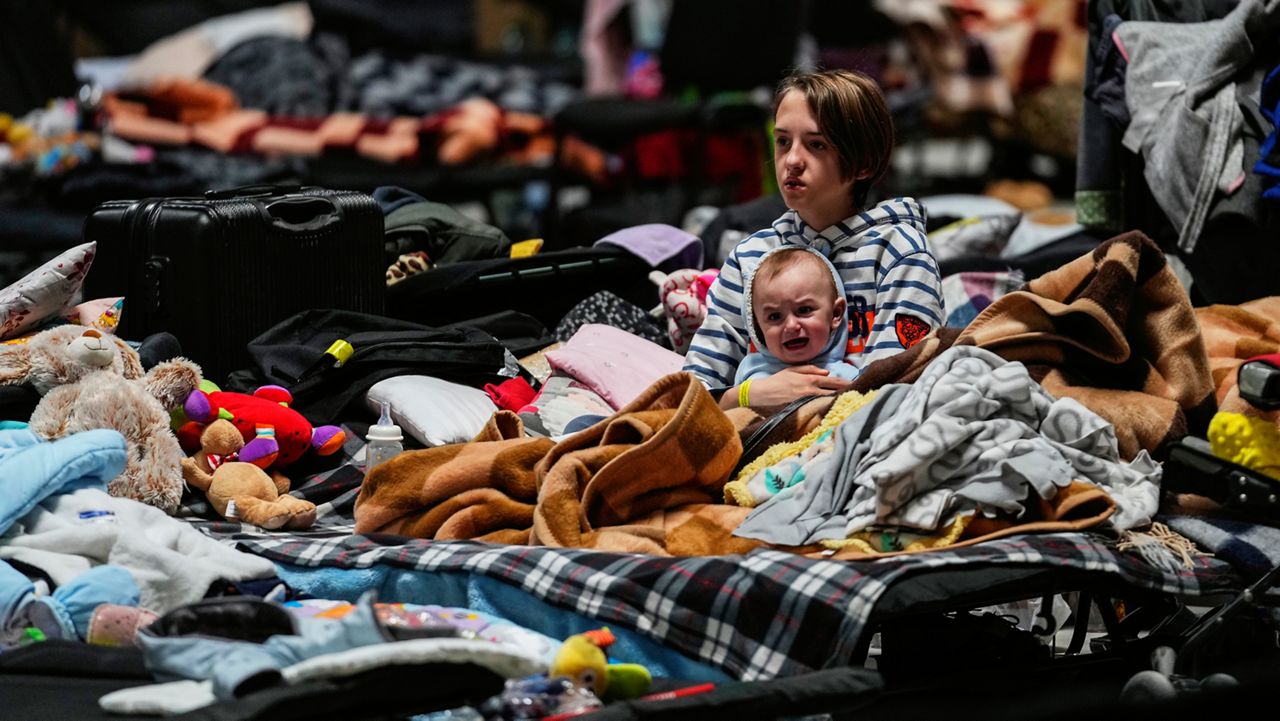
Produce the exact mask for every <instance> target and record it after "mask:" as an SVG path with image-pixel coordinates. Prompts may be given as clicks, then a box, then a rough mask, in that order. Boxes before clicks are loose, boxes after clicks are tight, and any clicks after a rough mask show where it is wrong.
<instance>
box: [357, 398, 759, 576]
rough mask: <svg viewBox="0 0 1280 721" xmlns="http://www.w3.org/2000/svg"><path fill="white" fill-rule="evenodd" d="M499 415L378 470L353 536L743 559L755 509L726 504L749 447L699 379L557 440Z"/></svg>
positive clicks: (360, 504) (364, 494)
mask: <svg viewBox="0 0 1280 721" xmlns="http://www.w3.org/2000/svg"><path fill="white" fill-rule="evenodd" d="M522 432H523V429H522V428H521V427H520V421H519V419H518V418H517V417H516V416H515V415H514V414H511V413H509V412H499V413H497V414H495V415H494V417H493V419H492V420H491V422H490V424H489V427H488V428H486V429H485V431H484V432H483V433H481V434H480V436H478V437H477V438H476V439H475V440H473V441H472V442H471V443H467V444H459V445H453V446H441V447H439V448H429V449H425V450H419V451H409V452H406V453H402V454H400V455H399V456H397V457H395V458H393V459H391V460H389V461H387V462H385V463H383V464H380V465H378V466H377V467H375V468H374V469H373V470H372V471H371V472H370V473H369V477H368V478H367V479H366V480H365V483H364V487H363V488H362V489H361V491H360V495H359V497H358V498H357V499H356V508H355V516H356V532H357V533H368V532H372V531H381V532H387V533H398V534H403V535H408V536H417V537H421V538H433V539H457V538H473V539H477V540H481V541H491V542H496V543H534V544H541V545H547V546H568V547H575V548H600V549H606V550H613V551H633V552H641V553H650V554H657V555H710V554H720V553H740V552H744V551H746V550H749V549H751V548H753V547H755V546H757V545H759V544H758V543H757V542H755V541H750V540H747V539H739V538H735V537H733V536H731V535H730V533H731V531H732V530H733V529H734V528H736V527H737V525H738V524H739V523H740V522H741V520H742V518H743V517H744V516H745V515H746V513H747V512H749V509H744V508H737V507H733V506H725V505H720V504H719V503H718V501H719V500H720V498H721V496H722V492H723V491H722V489H723V487H724V483H725V481H726V480H727V479H728V476H729V473H730V472H731V471H732V470H733V467H734V465H735V464H736V463H737V461H738V458H739V456H740V455H741V452H742V446H741V443H740V441H739V439H738V428H736V427H735V426H734V425H733V422H732V421H731V420H730V419H729V418H728V417H727V416H726V415H725V414H724V413H723V412H722V411H721V410H720V408H719V407H718V406H717V405H716V402H715V400H714V399H712V398H711V395H710V394H709V393H708V392H707V390H706V389H705V388H704V387H703V386H702V384H701V383H699V382H698V381H696V380H695V379H694V378H693V376H692V375H689V374H687V373H676V374H672V375H669V376H666V377H664V378H662V379H660V380H659V381H657V382H656V383H654V384H653V385H652V386H650V387H649V388H648V389H647V390H646V391H645V392H644V393H642V394H641V395H640V396H639V397H637V398H636V399H635V400H634V401H632V402H631V403H629V404H627V406H625V407H624V408H622V409H621V410H619V411H618V412H617V413H616V414H615V415H614V416H612V417H611V418H609V419H608V420H606V421H602V422H601V423H597V424H596V425H594V426H592V427H591V428H588V429H586V430H584V431H581V432H580V433H576V434H574V435H572V436H570V437H569V438H566V439H565V440H563V441H561V442H560V443H559V444H554V443H552V442H551V441H549V440H545V439H525V438H521V437H520V435H521V434H522Z"/></svg>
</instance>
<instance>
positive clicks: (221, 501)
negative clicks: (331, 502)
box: [182, 418, 316, 531]
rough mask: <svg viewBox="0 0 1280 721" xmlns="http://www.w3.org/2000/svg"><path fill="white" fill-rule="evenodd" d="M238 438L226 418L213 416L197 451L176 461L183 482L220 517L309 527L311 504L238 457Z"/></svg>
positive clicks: (285, 480) (313, 509)
mask: <svg viewBox="0 0 1280 721" xmlns="http://www.w3.org/2000/svg"><path fill="white" fill-rule="evenodd" d="M244 444H245V442H244V437H243V436H241V435H240V431H239V430H237V429H236V427H235V425H234V424H232V423H231V421H229V420H227V419H225V418H219V419H217V420H215V421H213V422H212V423H210V424H209V425H207V426H205V428H204V431H203V432H202V433H201V434H200V450H198V451H196V454H195V455H194V456H191V457H189V458H184V459H182V477H183V479H185V480H186V482H187V485H189V486H191V487H192V488H195V489H197V490H199V491H202V492H203V493H204V494H205V496H206V497H207V498H208V499H209V503H210V504H211V505H212V506H213V508H214V510H216V511H217V512H218V514H219V515H221V516H222V517H223V518H227V519H230V520H242V521H245V522H246V523H252V524H253V525H255V526H260V527H262V528H265V529H267V530H269V531H273V530H275V529H277V528H284V529H288V530H299V529H303V528H310V527H311V524H313V523H315V520H316V505H315V504H314V503H312V502H310V501H304V500H302V499H301V498H295V497H293V496H290V495H289V479H288V478H286V477H285V476H284V475H283V474H281V473H279V472H273V473H271V474H270V475H268V474H267V472H266V471H264V470H262V469H261V468H259V467H258V466H255V465H253V464H252V463H245V462H243V461H240V460H238V454H239V452H240V450H241V449H242V448H244Z"/></svg>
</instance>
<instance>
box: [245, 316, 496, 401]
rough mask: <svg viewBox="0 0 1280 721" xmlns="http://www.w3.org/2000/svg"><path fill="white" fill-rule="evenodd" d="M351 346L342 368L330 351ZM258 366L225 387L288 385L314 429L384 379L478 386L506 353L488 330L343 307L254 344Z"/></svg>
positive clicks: (291, 323) (290, 323) (295, 320)
mask: <svg viewBox="0 0 1280 721" xmlns="http://www.w3.org/2000/svg"><path fill="white" fill-rule="evenodd" d="M339 340H343V341H346V342H347V343H348V344H350V346H351V347H352V349H353V350H354V352H353V353H352V354H351V355H350V357H349V358H347V359H346V361H345V362H343V363H342V364H341V365H335V363H336V360H335V358H334V357H333V356H331V355H328V354H327V353H326V351H327V350H328V349H329V348H330V346H332V345H333V344H334V342H335V341H339ZM248 350H249V355H250V357H251V358H252V359H253V362H254V367H253V368H249V369H245V370H240V371H236V372H234V373H232V374H231V375H230V377H229V378H228V380H227V389H226V390H231V391H236V392H240V393H252V392H253V390H254V389H256V388H257V387H259V386H262V385H268V384H274V385H279V386H283V387H285V388H288V389H289V391H290V393H292V394H293V404H292V408H294V409H295V410H297V411H298V412H299V413H301V414H302V415H303V416H305V417H306V418H307V420H308V421H310V422H311V423H313V424H317V425H319V424H323V423H335V422H337V421H339V420H340V416H341V414H342V413H343V411H345V410H346V409H347V407H348V406H349V405H350V404H351V403H352V401H355V400H357V399H359V398H363V397H364V395H365V393H366V392H367V391H368V390H369V388H370V387H371V386H373V384H375V383H377V382H378V381H380V380H383V379H386V378H391V377H394V376H399V375H429V376H432V377H435V378H440V379H442V380H449V381H453V382H456V383H462V384H465V385H471V386H475V387H480V386H482V385H483V384H485V383H488V382H490V381H494V380H497V379H499V373H498V372H499V371H501V370H502V369H503V367H504V366H505V364H506V355H507V352H506V349H505V347H504V346H503V344H502V343H501V342H500V341H499V340H498V339H497V338H495V337H493V335H491V334H490V333H488V332H486V331H484V330H481V329H480V328H477V327H474V326H470V325H461V326H454V327H449V328H432V327H429V326H424V325H419V324H417V323H411V322H409V321H403V320H396V319H393V318H385V317H382V316H376V315H368V314H365V313H357V312H354V311H343V310H307V311H303V312H301V313H298V314H296V315H293V316H291V317H289V318H286V319H285V320H284V321H282V322H280V323H278V324H276V325H275V326H273V327H272V328H269V329H267V330H266V331H265V332H263V333H262V334H261V335H259V336H258V337H257V338H254V339H253V340H252V341H249V344H248Z"/></svg>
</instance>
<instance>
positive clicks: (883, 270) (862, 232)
mask: <svg viewBox="0 0 1280 721" xmlns="http://www.w3.org/2000/svg"><path fill="white" fill-rule="evenodd" d="M784 244H793V245H806V246H809V247H811V248H814V249H816V250H819V251H821V252H822V253H823V254H824V255H826V256H827V257H828V258H830V259H831V262H832V264H833V265H835V267H836V270H837V271H839V273H840V276H841V277H842V278H843V279H844V292H845V297H846V298H848V301H849V316H850V318H851V319H852V320H853V321H854V326H855V327H854V332H853V333H852V334H851V340H852V342H853V346H854V347H855V348H857V349H858V350H856V351H855V352H852V353H850V354H849V355H848V356H846V357H845V360H846V361H847V362H848V363H849V364H850V365H853V366H854V367H855V368H862V367H863V366H864V365H866V364H867V363H869V362H871V361H873V360H876V359H877V358H883V357H885V356H890V355H893V354H894V353H898V352H900V351H902V350H903V349H904V348H905V347H907V346H908V345H909V344H910V343H911V342H912V340H914V338H915V337H917V336H916V335H915V333H916V332H918V333H919V335H923V331H924V330H927V329H929V328H937V327H939V326H941V325H942V324H943V321H944V319H945V317H946V316H945V313H944V311H943V301H942V292H941V285H942V277H941V275H940V274H939V272H938V264H937V261H936V260H935V259H934V257H933V253H932V251H931V250H930V248H929V241H928V238H927V237H926V235H925V216H924V208H922V207H921V206H920V204H919V203H917V202H916V201H915V200H913V199H911V198H894V199H893V200H887V201H885V202H883V203H880V204H879V205H877V206H876V207H874V208H871V209H870V210H867V211H865V212H862V213H858V214H857V215H853V216H850V217H848V218H846V219H845V220H844V221H842V222H840V223H836V224H835V225H833V226H831V227H830V228H827V229H826V230H824V231H821V232H819V231H817V230H815V229H814V228H812V227H810V226H808V225H806V224H805V223H804V221H803V220H801V219H800V217H799V215H797V214H796V212H795V211H793V210H788V211H787V212H786V213H784V214H783V215H782V217H780V218H778V219H777V220H776V221H774V222H773V226H772V227H770V228H769V229H767V230H762V231H760V232H758V233H756V234H754V235H752V236H750V237H748V238H746V239H745V240H743V241H742V242H741V243H739V244H738V246H737V247H736V248H734V250H733V252H732V253H730V254H729V257H728V259H726V260H725V263H724V266H723V267H722V268H721V269H720V275H719V276H718V277H717V279H716V281H715V283H714V284H712V286H711V290H710V291H708V293H707V318H706V320H705V321H704V322H703V324H702V327H701V328H699V329H698V333H697V335H696V336H694V338H693V341H692V343H691V344H690V347H689V352H688V354H687V355H686V357H685V365H684V370H687V371H690V372H692V373H693V374H694V375H696V376H697V377H698V380H700V381H702V382H703V384H705V385H707V386H709V387H713V388H717V387H726V386H730V385H733V377H734V372H735V371H736V370H737V367H738V363H739V362H740V361H741V360H742V358H743V356H745V355H746V354H747V345H748V341H747V326H746V324H747V322H748V320H749V319H750V309H749V308H744V307H743V304H744V299H743V295H744V288H743V287H742V282H743V281H742V279H743V277H744V276H745V275H748V274H749V273H750V270H751V269H752V268H754V267H755V265H756V264H758V263H759V262H760V258H761V256H763V255H764V254H765V253H766V252H768V251H769V250H772V249H773V248H776V247H778V246H781V245H784ZM859 327H861V328H864V329H865V331H866V332H864V333H862V334H861V335H859V333H858V328H859ZM904 327H905V328H909V329H911V331H912V332H909V333H906V334H905V335H904V331H903V329H904ZM904 340H905V341H906V343H905V344H904Z"/></svg>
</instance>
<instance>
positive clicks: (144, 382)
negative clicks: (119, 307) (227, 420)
mask: <svg viewBox="0 0 1280 721" xmlns="http://www.w3.org/2000/svg"><path fill="white" fill-rule="evenodd" d="M200 380H201V379H200V367H199V366H197V365H196V364H194V363H192V362H191V361H189V360H187V359H185V358H175V359H173V360H170V361H166V362H164V363H161V364H159V365H157V366H156V367H155V368H152V369H151V370H150V371H149V372H146V373H144V372H143V370H142V362H141V360H140V359H139V357H138V353H137V351H135V350H133V349H132V348H130V347H129V345H128V344H127V343H125V342H124V341H122V340H120V339H118V338H116V337H115V336H110V335H104V334H103V333H102V332H101V331H98V330H97V329H94V328H84V327H83V326H77V325H63V326H58V327H56V328H51V329H49V330H46V331H43V332H41V333H38V334H36V335H34V336H32V337H31V339H30V340H29V341H28V342H26V343H23V344H16V345H7V346H0V384H4V385H12V384H19V383H29V384H30V385H31V386H32V387H33V388H35V390H36V391H37V392H39V393H40V394H41V395H42V396H44V397H43V398H41V399H40V402H39V404H37V405H36V409H35V411H34V412H32V414H31V419H30V427H31V430H32V432H34V433H35V434H36V435H38V436H40V437H42V438H46V439H48V440H53V439H55V438H62V437H64V436H69V435H71V434H73V433H79V432H80V431H86V430H90V429H93V428H110V429H113V430H117V431H119V432H120V433H121V434H122V435H123V436H124V438H125V442H126V444H127V449H128V452H129V459H128V461H127V463H126V464H125V469H124V472H123V473H121V474H120V475H119V476H118V477H116V478H115V479H114V480H112V481H111V482H110V483H108V484H107V491H108V492H109V493H111V495H113V496H121V497H124V498H132V499H134V500H137V501H142V502H143V503H147V504H150V505H152V506H155V507H157V508H159V509H161V510H163V511H165V512H166V513H173V512H174V511H175V510H177V508H178V502H179V500H180V499H181V498H182V459H183V457H184V454H183V452H182V448H181V447H179V445H178V439H177V438H176V437H175V436H174V434H173V432H172V431H171V430H170V428H169V413H170V411H174V410H177V409H179V408H181V407H182V404H183V402H184V401H185V400H186V398H187V397H188V396H189V395H190V394H191V392H192V391H193V390H195V389H196V388H197V387H198V386H199V385H200Z"/></svg>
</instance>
